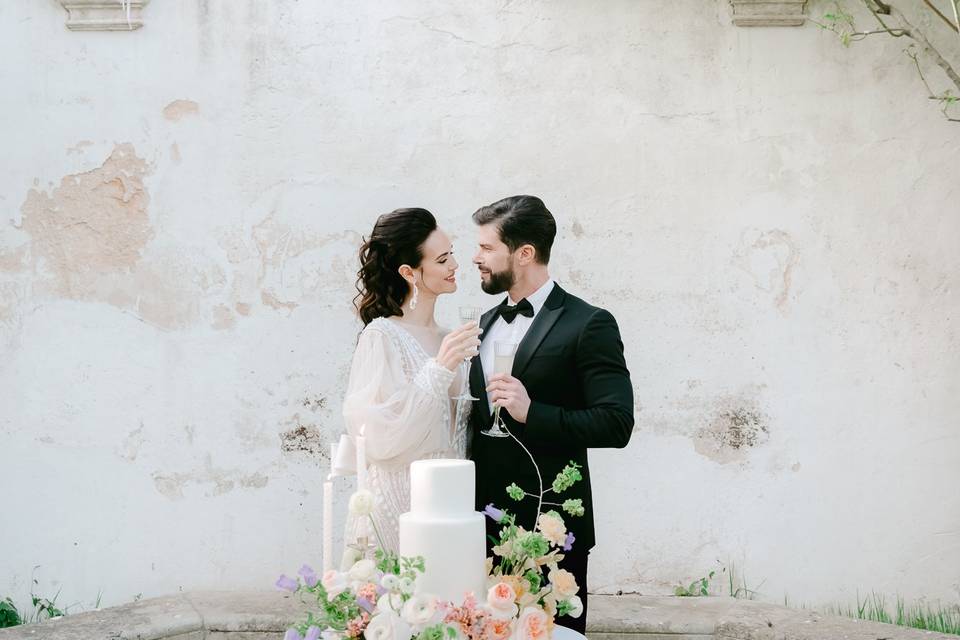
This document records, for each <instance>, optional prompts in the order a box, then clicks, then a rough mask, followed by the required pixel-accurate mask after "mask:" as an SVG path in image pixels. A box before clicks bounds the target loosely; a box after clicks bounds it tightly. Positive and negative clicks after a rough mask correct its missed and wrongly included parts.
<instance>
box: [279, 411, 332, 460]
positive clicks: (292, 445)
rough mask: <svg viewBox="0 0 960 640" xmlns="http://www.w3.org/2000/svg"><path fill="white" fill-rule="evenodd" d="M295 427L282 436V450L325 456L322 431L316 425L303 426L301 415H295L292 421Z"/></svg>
mask: <svg viewBox="0 0 960 640" xmlns="http://www.w3.org/2000/svg"><path fill="white" fill-rule="evenodd" d="M290 423H292V424H293V425H294V426H293V428H291V429H288V430H287V431H284V432H283V433H281V434H280V450H281V451H289V452H301V453H308V454H312V455H316V454H323V453H324V451H323V441H322V439H321V437H320V430H319V429H317V426H316V425H313V424H303V423H302V422H301V421H300V414H294V415H293V417H292V418H291V419H290Z"/></svg>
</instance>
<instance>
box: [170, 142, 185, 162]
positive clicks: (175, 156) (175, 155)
mask: <svg viewBox="0 0 960 640" xmlns="http://www.w3.org/2000/svg"><path fill="white" fill-rule="evenodd" d="M170 159H171V160H172V161H173V164H180V161H181V160H182V158H181V157H180V145H178V144H177V143H176V142H174V143H173V144H171V145H170Z"/></svg>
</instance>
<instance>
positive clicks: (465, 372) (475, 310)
mask: <svg viewBox="0 0 960 640" xmlns="http://www.w3.org/2000/svg"><path fill="white" fill-rule="evenodd" d="M459 311H460V323H461V324H466V323H468V322H473V323H476V324H479V323H480V307H460V310H459ZM469 363H470V358H467V359H465V360H464V361H463V362H462V363H461V364H460V393H459V395H456V396H454V398H453V399H454V400H464V401H476V400H479V398H474V397H473V395H472V394H471V393H470V364H469Z"/></svg>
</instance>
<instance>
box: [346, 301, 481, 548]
mask: <svg viewBox="0 0 960 640" xmlns="http://www.w3.org/2000/svg"><path fill="white" fill-rule="evenodd" d="M445 334H446V331H444V330H443V329H440V328H432V329H431V328H428V327H418V326H416V325H412V324H407V323H405V322H403V321H402V320H398V319H392V318H377V319H375V320H373V321H372V322H370V324H368V325H367V326H366V328H364V330H363V332H362V333H361V334H360V340H359V342H358V343H357V349H356V352H355V353H354V356H353V365H352V367H351V370H350V382H349V383H348V385H347V394H346V396H345V397H344V400H343V416H344V418H345V420H346V424H347V433H348V435H350V436H352V437H356V436H359V435H363V436H364V439H365V443H366V458H367V489H369V490H370V492H371V493H373V495H374V498H375V505H376V506H375V508H374V512H373V519H374V522H375V523H376V526H377V530H378V531H379V533H380V535H381V537H382V541H383V544H384V546H385V547H386V548H387V549H389V550H391V551H397V548H398V546H399V539H398V538H399V536H398V527H399V524H398V520H399V517H400V514H401V513H404V512H406V511H409V510H410V463H411V462H413V461H414V460H423V459H426V458H464V457H465V456H466V443H467V426H466V425H467V417H468V415H467V414H468V412H469V409H470V403H469V402H464V403H459V404H458V403H457V401H455V400H452V399H451V396H455V395H457V394H458V393H459V391H460V387H461V385H462V379H461V376H460V374H459V372H457V373H455V372H451V371H450V370H448V369H446V368H445V367H443V366H442V365H440V364H438V363H437V361H436V360H435V359H434V356H435V355H436V353H437V352H438V350H439V348H440V343H441V342H442V340H443V336H444V335H445ZM361 429H362V430H363V433H362V434H361ZM364 526H366V523H365V522H358V521H357V519H355V518H353V517H352V516H348V518H347V525H346V532H345V540H346V541H353V540H356V538H357V535H358V534H360V533H361V532H363V527H364ZM366 533H368V534H369V535H370V538H371V542H377V541H376V539H375V537H374V535H373V532H371V531H369V529H368V530H367V531H366Z"/></svg>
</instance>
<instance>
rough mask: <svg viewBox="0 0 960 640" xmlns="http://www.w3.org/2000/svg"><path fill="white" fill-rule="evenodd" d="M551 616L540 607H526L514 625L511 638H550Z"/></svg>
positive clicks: (537, 639) (538, 639)
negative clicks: (549, 625)
mask: <svg viewBox="0 0 960 640" xmlns="http://www.w3.org/2000/svg"><path fill="white" fill-rule="evenodd" d="M549 622H550V618H549V616H547V614H546V613H545V612H544V611H543V609H540V608H538V607H526V608H525V609H524V610H523V611H521V612H520V617H519V618H517V621H516V622H515V623H514V625H513V633H512V634H511V635H510V640H549V638H550V628H549V627H548V626H547V625H548V624H549Z"/></svg>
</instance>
